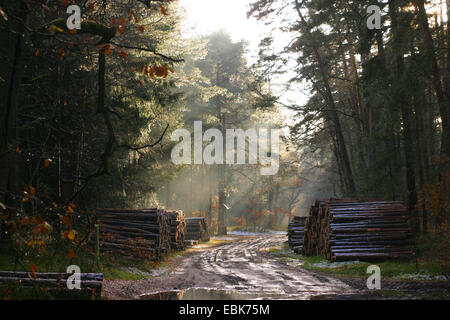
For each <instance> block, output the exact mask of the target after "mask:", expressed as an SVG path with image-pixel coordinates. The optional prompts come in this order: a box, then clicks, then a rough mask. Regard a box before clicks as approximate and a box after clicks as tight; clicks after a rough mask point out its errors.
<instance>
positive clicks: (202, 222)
mask: <svg viewBox="0 0 450 320" xmlns="http://www.w3.org/2000/svg"><path fill="white" fill-rule="evenodd" d="M209 238H210V236H209V230H208V223H207V221H206V219H205V218H202V217H200V218H186V237H185V239H186V240H187V241H189V240H197V241H205V242H206V241H209Z"/></svg>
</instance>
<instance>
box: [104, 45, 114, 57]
mask: <svg viewBox="0 0 450 320" xmlns="http://www.w3.org/2000/svg"><path fill="white" fill-rule="evenodd" d="M111 51H112V50H111V46H110V45H108V48H106V50H105V54H106V55H107V56H108V55H109V54H110V53H111Z"/></svg>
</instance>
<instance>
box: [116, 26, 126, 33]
mask: <svg viewBox="0 0 450 320" xmlns="http://www.w3.org/2000/svg"><path fill="white" fill-rule="evenodd" d="M117 32H119V33H120V34H123V33H124V32H125V28H124V26H122V25H121V26H119V30H117Z"/></svg>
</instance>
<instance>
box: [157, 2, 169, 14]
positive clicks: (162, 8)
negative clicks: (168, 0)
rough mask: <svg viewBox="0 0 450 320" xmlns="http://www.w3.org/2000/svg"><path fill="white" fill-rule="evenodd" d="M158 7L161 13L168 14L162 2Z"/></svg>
mask: <svg viewBox="0 0 450 320" xmlns="http://www.w3.org/2000/svg"><path fill="white" fill-rule="evenodd" d="M159 8H160V9H161V13H162V14H163V15H165V16H167V15H168V13H167V10H166V8H164V7H163V6H162V4H160V5H159Z"/></svg>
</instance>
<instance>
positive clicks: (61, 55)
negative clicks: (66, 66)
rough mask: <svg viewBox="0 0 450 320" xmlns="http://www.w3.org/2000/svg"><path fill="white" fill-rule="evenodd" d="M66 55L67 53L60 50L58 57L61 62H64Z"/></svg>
mask: <svg viewBox="0 0 450 320" xmlns="http://www.w3.org/2000/svg"><path fill="white" fill-rule="evenodd" d="M65 55H66V52H65V51H64V50H63V49H59V50H58V57H59V60H61V61H62V60H63V58H64V56H65Z"/></svg>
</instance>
